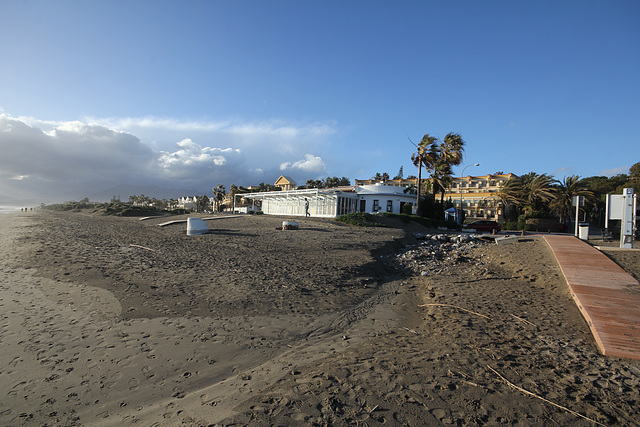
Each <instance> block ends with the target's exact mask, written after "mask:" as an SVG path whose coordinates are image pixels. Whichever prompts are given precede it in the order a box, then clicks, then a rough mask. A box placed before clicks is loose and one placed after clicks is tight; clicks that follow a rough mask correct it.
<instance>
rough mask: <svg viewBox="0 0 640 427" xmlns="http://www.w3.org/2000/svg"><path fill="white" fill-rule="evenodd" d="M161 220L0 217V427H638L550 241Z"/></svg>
mask: <svg viewBox="0 0 640 427" xmlns="http://www.w3.org/2000/svg"><path fill="white" fill-rule="evenodd" d="M185 218H186V217H184V218H182V219H185ZM171 219H176V218H171ZM167 220H168V218H153V219H148V220H145V221H140V220H139V219H138V218H116V217H108V216H102V215H97V214H92V213H91V212H79V213H55V212H48V211H40V210H38V211H34V212H28V213H14V214H5V215H2V216H0V253H2V257H1V258H0V320H1V323H0V345H1V349H2V353H1V356H0V424H1V425H7V426H11V425H39V426H42V425H50V426H59V425H69V426H71V425H91V426H95V425H98V426H120V425H130V424H132V425H134V424H135V425H145V426H152V425H153V426H176V425H184V426H200V425H202V426H207V425H255V426H258V425H318V426H322V425H369V426H372V425H383V424H384V425H458V426H464V425H504V424H506V425H536V426H538V425H553V426H556V425H562V426H590V425H594V424H595V425H598V424H600V425H638V424H640V362H638V361H631V360H626V359H617V358H606V357H604V356H602V355H601V354H599V353H598V351H597V349H596V346H595V344H594V342H593V338H592V337H591V335H590V332H589V329H588V327H587V325H586V323H585V321H584V320H583V318H582V317H581V315H580V312H579V310H578V309H577V307H576V306H575V304H574V303H573V301H572V299H571V297H570V295H569V292H568V290H567V287H566V284H565V282H564V278H563V277H562V274H561V273H560V270H559V268H558V266H557V263H556V261H555V259H554V257H553V254H552V253H551V251H550V250H549V248H548V247H547V246H546V243H545V242H544V241H543V240H542V239H539V238H536V237H531V238H530V239H524V241H521V242H519V243H517V244H513V245H506V246H498V245H495V244H491V243H488V242H484V241H477V240H469V241H462V242H459V241H456V240H454V241H444V240H440V241H436V240H435V239H431V238H429V240H422V239H421V238H422V237H424V235H425V234H429V235H431V234H433V233H436V232H435V231H434V230H427V229H424V228H422V227H421V226H418V225H416V224H413V223H410V224H403V223H401V222H400V221H398V220H389V222H390V224H388V225H392V227H387V228H382V227H376V228H360V227H352V226H347V225H342V224H338V223H335V222H333V221H328V220H321V219H313V218H311V219H306V220H303V219H301V220H300V229H299V230H286V231H283V230H278V229H277V228H278V226H279V225H280V224H281V223H282V220H283V218H278V217H267V216H251V215H247V216H240V217H233V218H225V217H217V218H216V219H213V220H210V221H208V224H209V227H210V228H211V230H212V232H211V233H209V234H206V235H201V236H187V235H186V233H185V230H186V225H185V224H184V223H183V224H174V225H169V226H166V227H159V226H158V224H161V223H163V222H165V221H167ZM616 256H619V257H620V260H618V261H619V262H620V263H621V265H622V266H623V267H625V268H627V269H628V271H629V272H630V273H631V274H635V275H636V277H638V276H637V274H638V266H639V265H640V257H639V256H638V255H637V253H635V254H625V255H623V256H620V255H616Z"/></svg>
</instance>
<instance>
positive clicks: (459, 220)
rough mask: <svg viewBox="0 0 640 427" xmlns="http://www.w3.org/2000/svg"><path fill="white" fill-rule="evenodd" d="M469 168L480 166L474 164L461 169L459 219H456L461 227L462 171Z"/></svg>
mask: <svg viewBox="0 0 640 427" xmlns="http://www.w3.org/2000/svg"><path fill="white" fill-rule="evenodd" d="M471 166H480V163H474V164H472V165H468V166H465V167H464V168H463V169H462V173H461V174H460V217H459V218H458V222H459V223H460V226H462V177H464V171H465V170H466V169H467V168H468V167H471Z"/></svg>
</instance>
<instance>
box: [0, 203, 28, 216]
mask: <svg viewBox="0 0 640 427" xmlns="http://www.w3.org/2000/svg"><path fill="white" fill-rule="evenodd" d="M24 208H25V207H24V206H7V205H0V215H2V214H5V213H13V212H20V209H24ZM27 209H31V208H27Z"/></svg>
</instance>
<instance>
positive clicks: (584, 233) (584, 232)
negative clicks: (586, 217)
mask: <svg viewBox="0 0 640 427" xmlns="http://www.w3.org/2000/svg"><path fill="white" fill-rule="evenodd" d="M578 238H579V239H580V240H584V241H585V242H586V241H587V240H589V223H588V222H581V223H579V224H578Z"/></svg>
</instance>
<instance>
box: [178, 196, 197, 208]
mask: <svg viewBox="0 0 640 427" xmlns="http://www.w3.org/2000/svg"><path fill="white" fill-rule="evenodd" d="M178 207H179V208H182V209H190V210H193V211H195V210H197V209H198V196H193V197H180V198H179V199H178Z"/></svg>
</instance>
